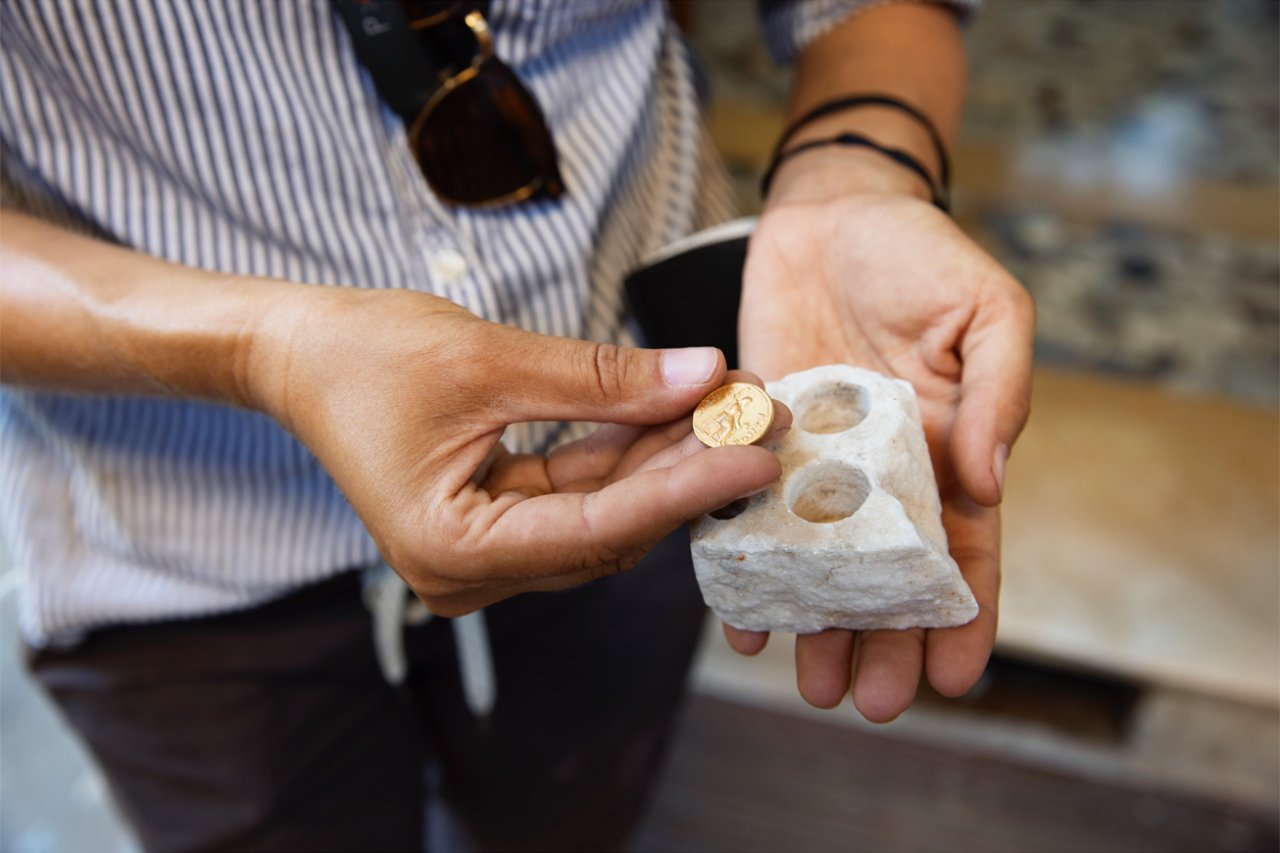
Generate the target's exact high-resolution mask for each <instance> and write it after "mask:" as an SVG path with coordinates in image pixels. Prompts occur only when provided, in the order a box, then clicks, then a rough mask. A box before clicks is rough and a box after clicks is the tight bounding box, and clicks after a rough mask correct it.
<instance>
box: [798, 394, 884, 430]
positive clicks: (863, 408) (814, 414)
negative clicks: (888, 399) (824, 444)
mask: <svg viewBox="0 0 1280 853" xmlns="http://www.w3.org/2000/svg"><path fill="white" fill-rule="evenodd" d="M870 408H871V399H870V396H869V395H868V394H867V390H866V389H865V388H863V387H862V386H861V385H853V384H851V383H849V382H832V383H828V384H826V385H820V386H818V387H817V388H813V389H811V390H810V391H808V392H806V393H805V394H803V395H801V397H800V399H799V400H797V401H796V405H795V406H794V410H795V413H796V425H797V426H798V427H800V429H802V430H804V431H805V432H816V433H832V432H844V431H845V430H847V429H850V428H851V427H855V426H857V425H858V424H860V423H862V420H863V418H865V417H866V416H867V412H868V410H870Z"/></svg>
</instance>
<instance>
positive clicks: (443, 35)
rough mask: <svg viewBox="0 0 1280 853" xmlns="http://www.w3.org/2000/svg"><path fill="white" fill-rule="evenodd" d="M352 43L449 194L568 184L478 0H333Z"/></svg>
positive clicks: (433, 179)
mask: <svg viewBox="0 0 1280 853" xmlns="http://www.w3.org/2000/svg"><path fill="white" fill-rule="evenodd" d="M336 5H337V7H338V9H339V11H340V12H341V13H342V18H343V22H344V23H345V24H346V25H347V29H348V31H349V32H350V33H351V36H352V40H353V42H354V45H355V48H356V53H357V55H358V56H359V57H360V60H361V62H362V63H363V64H364V65H365V67H366V69H367V70H368V71H369V73H370V76H372V78H373V81H374V85H375V86H377V88H378V93H379V95H380V96H381V97H382V98H383V100H384V101H385V102H386V103H387V104H388V105H389V106H391V107H392V109H394V110H395V111H396V112H398V113H399V114H400V115H401V117H402V118H403V119H404V121H405V128H406V131H407V135H408V141H409V147H410V150H411V151H412V152H413V155H414V158H415V159H416V160H417V162H418V167H419V169H420V170H421V171H422V175H423V177H424V178H425V179H426V181H427V184H428V185H429V186H430V187H431V189H432V191H434V192H435V194H436V195H437V196H439V197H440V198H441V199H443V200H444V201H446V202H448V203H450V204H457V205H465V206H469V207H501V206H504V205H511V204H517V203H519V202H522V201H528V200H539V199H554V198H558V197H559V196H560V195H562V194H563V193H564V180H563V179H562V178H561V176H560V168H559V165H558V164H557V158H556V150H555V143H554V142H553V141H552V139H551V133H550V131H549V130H548V129H547V122H546V118H545V117H544V116H543V114H542V110H541V108H540V107H539V106H538V102H537V101H536V100H535V99H534V97H533V95H532V94H531V93H530V92H529V90H528V89H527V88H525V86H524V84H523V83H521V82H520V78H518V77H517V76H516V74H515V72H514V71H512V70H511V68H510V67H509V66H507V65H506V64H505V63H504V62H502V60H500V59H498V58H497V57H496V56H495V55H494V52H493V37H492V34H491V32H490V30H489V25H488V22H487V21H486V20H485V18H484V14H483V12H482V11H481V9H480V6H479V4H477V3H476V2H448V3H441V2H430V0H406V2H399V0H363V2H362V0H336Z"/></svg>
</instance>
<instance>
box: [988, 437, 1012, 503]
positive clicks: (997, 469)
mask: <svg viewBox="0 0 1280 853" xmlns="http://www.w3.org/2000/svg"><path fill="white" fill-rule="evenodd" d="M1008 461H1009V445H1007V444H997V445H996V455H995V459H993V460H991V473H992V474H994V475H995V478H996V494H997V496H998V497H1004V465H1005V463H1006V462H1008Z"/></svg>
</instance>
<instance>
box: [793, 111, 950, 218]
mask: <svg viewBox="0 0 1280 853" xmlns="http://www.w3.org/2000/svg"><path fill="white" fill-rule="evenodd" d="M857 107H890V108H892V109H896V110H898V111H899V112H903V113H906V114H907V115H909V116H911V117H912V118H913V119H915V120H916V121H917V122H919V123H920V124H921V125H922V126H923V127H924V129H925V132H926V133H928V134H929V141H930V142H932V143H933V150H934V153H935V154H937V156H938V178H939V181H938V183H939V185H940V186H939V187H935V196H937V195H939V194H941V195H942V196H944V197H945V196H946V195H948V194H949V191H950V187H951V159H950V157H948V156H947V146H946V144H945V143H944V142H943V141H942V134H940V133H938V128H936V127H935V126H934V124H933V121H932V120H930V118H929V117H928V116H927V115H925V114H924V113H923V112H922V111H920V110H919V109H917V108H916V107H913V106H912V105H911V104H908V103H907V102H906V101H904V100H902V99H901V98H896V97H894V96H893V95H882V94H866V95H846V96H844V97H840V98H834V99H832V100H830V101H824V102H823V103H821V104H819V105H818V106H816V107H814V108H813V109H811V110H809V111H808V112H807V113H805V114H804V115H802V116H800V118H798V119H796V120H795V121H793V122H792V123H791V124H790V126H788V127H787V129H786V130H785V131H783V133H782V138H781V139H779V140H778V144H777V145H775V146H774V148H773V160H774V167H772V168H776V164H777V161H778V158H779V157H780V156H781V152H782V148H783V146H784V145H786V144H787V141H788V140H790V139H791V137H793V136H795V134H796V131H798V130H799V129H800V128H802V127H804V126H805V125H807V124H810V123H811V122H814V121H817V120H818V119H820V118H823V117H825V116H829V115H831V114H833V113H838V112H841V111H843V110H850V109H855V108H857ZM912 160H913V162H915V163H916V164H917V165H919V161H916V160H915V158H912ZM926 180H928V181H929V185H930V186H933V179H932V178H926ZM938 190H940V192H938ZM943 209H944V210H945V209H946V208H943Z"/></svg>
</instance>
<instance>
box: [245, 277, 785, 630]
mask: <svg viewBox="0 0 1280 853" xmlns="http://www.w3.org/2000/svg"><path fill="white" fill-rule="evenodd" d="M289 291H290V296H291V298H289V299H285V300H278V302H279V304H278V305H277V306H275V307H274V308H272V309H271V310H269V311H267V312H265V313H264V317H265V319H264V320H263V321H262V322H261V323H260V324H259V326H258V327H257V328H256V329H255V330H254V331H253V333H252V337H253V344H252V346H251V356H250V359H249V360H250V363H251V364H252V365H253V367H252V369H251V370H250V371H248V373H247V378H246V390H245V396H246V399H248V400H249V401H251V402H254V403H255V404H257V405H258V407H260V408H262V409H263V410H265V411H267V412H268V413H269V414H271V415H273V416H274V417H275V418H276V419H278V420H279V421H280V422H281V423H282V424H283V425H284V426H285V427H286V428H288V429H289V430H291V431H292V432H293V433H294V434H295V435H297V437H298V438H299V439H300V440H301V441H302V442H303V443H304V444H306V445H307V446H308V447H309V448H310V449H311V450H312V451H313V452H314V453H315V455H316V457H317V458H318V459H319V460H320V462H321V463H322V464H323V465H324V466H325V468H326V469H327V470H328V471H329V473H330V474H331V475H332V476H333V478H334V480H335V481H336V482H337V484H338V486H339V487H340V488H341V489H342V491H343V493H344V494H345V495H346V497H347V499H348V500H349V501H350V502H351V504H352V506H353V507H354V508H355V510H356V512H357V513H358V514H359V515H360V518H361V519H362V520H363V521H364V523H365V525H366V526H367V527H368V529H369V531H370V533H371V534H372V535H373V537H374V539H375V541H376V542H377V545H378V549H379V551H380V552H381V553H382V555H383V557H384V558H385V559H386V560H387V562H388V563H389V564H390V565H391V566H392V567H393V568H394V569H395V570H396V571H397V572H398V573H399V574H400V575H401V576H402V577H403V578H404V579H405V581H406V582H407V583H408V585H409V586H410V587H411V588H412V589H413V590H414V592H415V593H417V594H418V596H419V597H420V598H421V599H422V600H423V601H424V603H426V605H427V606H428V607H429V608H430V609H431V610H432V611H434V612H435V613H438V614H441V615H444V616H457V615H461V614H464V613H467V612H470V611H472V610H476V609H478V608H481V607H484V606H486V605H488V604H491V603H493V602H496V601H500V600H502V599H504V598H508V597H510V596H513V595H516V594H518V593H521V592H526V591H531V590H551V589H560V588H564V587H569V586H573V585H577V584H580V583H584V582H586V581H588V580H591V579H594V578H597V577H600V576H602V575H606V574H610V573H613V572H617V571H622V570H624V569H627V568H630V567H631V566H632V565H634V564H635V563H636V562H638V561H639V559H640V558H641V556H642V555H643V554H644V552H645V551H646V550H648V548H649V547H651V546H652V545H653V544H655V543H657V542H658V541H659V540H661V539H662V538H663V537H664V536H665V535H666V534H667V533H669V532H670V531H671V530H673V529H675V528H676V527H678V526H679V525H680V524H682V523H684V522H685V521H687V520H688V519H690V518H693V517H695V516H697V515H700V514H702V513H705V512H707V511H709V510H712V509H715V508H716V507H719V506H723V505H724V504H726V503H729V502H730V501H732V500H735V499H736V498H738V497H741V496H743V495H745V494H748V493H753V492H756V491H758V490H760V489H763V488H764V487H766V486H767V485H768V484H769V483H770V482H772V481H773V480H775V479H777V477H778V476H779V474H780V473H781V469H780V467H779V464H778V462H777V460H776V459H775V458H774V456H773V455H772V454H771V453H769V452H768V451H767V450H764V449H763V448H760V447H726V448H715V449H711V448H706V447H703V446H702V445H701V444H699V443H698V442H697V440H696V439H695V438H694V437H693V435H692V432H691V429H690V422H689V419H688V415H689V412H690V411H691V410H692V409H693V407H694V406H695V405H696V404H697V402H698V401H699V400H700V399H701V398H702V396H703V395H705V394H706V393H707V392H708V391H710V390H711V389H713V388H715V387H717V386H718V385H719V384H720V383H721V382H722V381H723V380H724V377H725V368H724V359H723V356H721V354H720V353H719V351H717V350H714V349H691V350H668V351H663V352H659V351H650V350H639V349H625V348H618V347H614V346H609V345H605V344H594V343H588V342H584V341H575V340H568V339H563V338H554V337H548V336H544V335H536V334H533V333H530V332H525V331H521V330H518V329H514V328H511V327H508V326H502V325H497V324H494V323H488V322H485V321H482V320H480V319H479V318H477V317H475V316H474V315H472V314H470V313H468V312H466V311H465V310H463V309H462V308H459V307H458V306H457V305H454V304H453V303H451V302H448V301H446V300H444V299H440V298H437V297H433V296H428V295H425V294H421V293H415V292H410V291H359V290H351V289H345V288H307V292H306V294H305V297H306V298H305V300H304V301H301V302H300V301H299V299H298V298H296V294H297V293H298V291H297V290H296V289H295V288H289ZM755 381H757V382H758V381H759V380H758V379H757V380H755ZM531 420H590V421H601V422H609V423H610V424H611V425H609V426H605V427H603V428H601V429H600V430H598V431H596V432H595V433H593V434H592V435H590V436H588V437H587V438H584V439H582V440H580V441H578V442H575V443H573V444H570V445H567V446H565V447H562V448H560V449H559V450H557V451H555V452H554V453H552V454H550V455H549V456H540V455H532V454H522V455H513V454H511V453H508V452H507V451H506V449H505V448H503V447H502V445H501V444H500V443H499V441H500V439H501V437H502V433H503V430H504V429H505V428H506V426H507V425H508V424H511V423H516V422H519V421H531ZM788 422H789V421H788V419H787V418H783V419H782V420H781V421H780V426H785V425H786V423H788ZM645 425H654V426H650V427H648V428H646V426H645Z"/></svg>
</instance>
